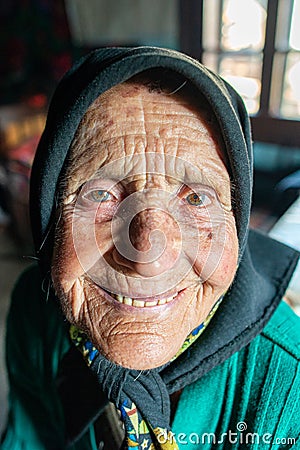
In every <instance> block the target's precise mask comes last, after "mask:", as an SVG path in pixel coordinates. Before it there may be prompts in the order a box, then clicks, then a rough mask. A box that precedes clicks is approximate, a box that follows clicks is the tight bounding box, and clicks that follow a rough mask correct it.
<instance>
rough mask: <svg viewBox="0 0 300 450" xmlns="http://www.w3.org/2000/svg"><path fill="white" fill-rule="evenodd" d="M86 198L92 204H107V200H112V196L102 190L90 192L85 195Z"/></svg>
mask: <svg viewBox="0 0 300 450" xmlns="http://www.w3.org/2000/svg"><path fill="white" fill-rule="evenodd" d="M86 198H88V199H89V200H91V201H93V202H97V203H102V202H107V201H109V200H112V199H113V195H112V194H111V193H110V192H108V191H104V190H102V189H96V190H95V191H91V192H89V193H88V194H87V195H86Z"/></svg>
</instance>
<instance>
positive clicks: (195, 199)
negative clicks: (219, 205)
mask: <svg viewBox="0 0 300 450" xmlns="http://www.w3.org/2000/svg"><path fill="white" fill-rule="evenodd" d="M186 200H187V202H188V203H189V204H190V205H192V206H208V205H209V204H210V203H211V201H210V199H209V197H208V196H207V195H206V194H196V193H195V192H192V193H191V194H189V195H188V196H187V197H186Z"/></svg>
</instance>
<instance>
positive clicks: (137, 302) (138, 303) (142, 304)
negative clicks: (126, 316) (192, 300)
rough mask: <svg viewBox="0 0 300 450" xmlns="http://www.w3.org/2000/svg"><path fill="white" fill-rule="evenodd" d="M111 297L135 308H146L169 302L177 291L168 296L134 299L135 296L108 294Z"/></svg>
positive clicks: (175, 295)
mask: <svg viewBox="0 0 300 450" xmlns="http://www.w3.org/2000/svg"><path fill="white" fill-rule="evenodd" d="M109 295H110V296H111V297H112V298H114V299H115V300H117V301H118V302H119V303H122V304H124V305H128V306H135V307H136V308H148V307H150V306H160V305H165V304H166V303H170V302H171V301H172V300H174V298H176V297H177V295H178V292H176V293H175V294H173V295H171V296H169V297H164V298H148V299H144V300H143V299H141V298H139V299H135V298H131V297H124V296H123V295H120V294H112V293H110V294H109Z"/></svg>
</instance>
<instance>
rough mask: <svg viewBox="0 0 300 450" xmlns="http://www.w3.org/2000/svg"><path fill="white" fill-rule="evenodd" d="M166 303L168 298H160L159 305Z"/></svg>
mask: <svg viewBox="0 0 300 450" xmlns="http://www.w3.org/2000/svg"><path fill="white" fill-rule="evenodd" d="M165 303H167V299H165V298H161V299H160V300H158V304H159V305H164V304H165Z"/></svg>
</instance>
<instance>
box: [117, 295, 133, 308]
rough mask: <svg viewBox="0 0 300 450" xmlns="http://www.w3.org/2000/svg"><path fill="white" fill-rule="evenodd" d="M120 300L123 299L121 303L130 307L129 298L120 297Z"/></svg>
mask: <svg viewBox="0 0 300 450" xmlns="http://www.w3.org/2000/svg"><path fill="white" fill-rule="evenodd" d="M120 297H121V296H120ZM122 299H123V303H124V304H125V305H129V306H132V303H133V302H132V298H130V297H122Z"/></svg>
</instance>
